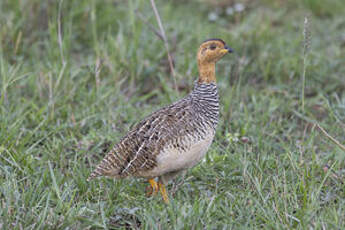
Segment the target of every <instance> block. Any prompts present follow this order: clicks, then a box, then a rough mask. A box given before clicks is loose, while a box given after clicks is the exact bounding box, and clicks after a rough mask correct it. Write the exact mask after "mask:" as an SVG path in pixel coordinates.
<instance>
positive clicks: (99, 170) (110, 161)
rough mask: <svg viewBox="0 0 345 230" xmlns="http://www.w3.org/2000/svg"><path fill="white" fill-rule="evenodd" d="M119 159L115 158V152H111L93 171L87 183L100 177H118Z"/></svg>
mask: <svg viewBox="0 0 345 230" xmlns="http://www.w3.org/2000/svg"><path fill="white" fill-rule="evenodd" d="M118 161H119V159H117V157H116V156H115V153H114V151H110V152H109V153H108V154H107V155H106V156H105V157H104V159H103V160H102V161H101V162H100V163H99V164H98V165H97V167H96V168H95V169H94V170H93V171H92V173H91V174H90V176H89V177H88V178H87V181H90V180H92V179H94V178H96V177H99V176H111V177H115V178H116V177H118V176H119V175H118V173H119V164H118V163H119V162H118Z"/></svg>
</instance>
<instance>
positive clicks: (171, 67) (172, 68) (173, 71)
mask: <svg viewBox="0 0 345 230" xmlns="http://www.w3.org/2000/svg"><path fill="white" fill-rule="evenodd" d="M150 1H151V5H152V9H153V12H154V13H155V16H156V20H157V23H158V26H159V29H160V31H161V35H162V37H163V41H164V46H165V49H166V50H167V53H168V60H169V67H170V71H171V74H172V76H173V78H174V86H175V90H176V91H177V83H176V75H175V70H174V65H173V61H172V58H171V55H170V51H169V44H168V39H167V37H166V35H165V31H164V28H163V24H162V21H161V18H160V16H159V13H158V10H157V7H156V3H155V1H154V0H150Z"/></svg>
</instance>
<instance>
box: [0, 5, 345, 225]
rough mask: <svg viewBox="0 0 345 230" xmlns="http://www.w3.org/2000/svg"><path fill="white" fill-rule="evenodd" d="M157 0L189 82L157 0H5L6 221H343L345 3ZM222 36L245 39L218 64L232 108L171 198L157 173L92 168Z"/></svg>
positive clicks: (2, 130) (1, 157)
mask: <svg viewBox="0 0 345 230" xmlns="http://www.w3.org/2000/svg"><path fill="white" fill-rule="evenodd" d="M156 4H157V9H158V11H159V13H160V16H161V19H162V23H163V26H164V28H165V32H166V35H167V38H168V43H169V48H170V52H171V55H172V58H173V60H174V64H175V71H176V74H175V77H176V82H177V86H178V87H177V88H178V90H175V87H174V79H173V77H172V75H171V73H170V69H169V62H168V59H167V51H166V49H165V46H164V42H163V41H162V39H161V38H160V37H159V34H160V30H159V27H158V25H157V21H156V17H155V14H154V12H153V10H152V7H151V4H150V2H149V1H144V0H137V1H134V0H130V1H111V0H102V1H91V0H84V1H40V0H30V1H28V0H22V1H13V0H4V1H0V25H1V26H0V228H1V229H103V228H104V229H121V228H123V229H126V228H134V229H139V228H140V229H141V228H142V229H257V228H264V229H294V228H297V229H340V228H343V227H344V226H345V215H344V213H345V208H344V207H345V186H344V179H345V161H344V160H345V151H344V150H343V149H342V145H344V143H345V131H344V130H345V76H344V75H345V65H344V63H345V34H344V31H345V17H344V15H345V2H344V1H342V0H329V1H322V0H302V1H292V0H287V1H273V0H262V1H249V0H247V1H236V2H235V1H221V0H219V1H210V0H208V1H207V0H203V1H201V0H199V1H197V0H193V1H182V0H179V1H172V0H171V1H157V2H156ZM305 17H307V18H308V23H305ZM304 31H305V32H306V31H307V32H308V31H309V32H308V33H303V32H304ZM304 35H307V36H304ZM211 37H219V38H222V39H224V40H225V41H226V42H227V43H228V44H229V45H230V46H231V47H232V48H233V49H234V50H235V53H234V54H231V55H228V56H227V57H225V58H223V60H222V61H221V62H220V63H219V64H218V66H217V77H218V85H219V90H220V96H221V105H222V107H221V122H220V124H219V127H218V130H217V135H216V138H215V141H214V143H213V144H212V146H211V149H210V150H209V152H208V155H207V157H206V158H205V160H204V161H203V162H202V163H201V164H199V165H198V166H197V167H195V168H193V169H192V170H190V171H189V172H188V173H187V175H186V176H185V177H184V178H179V179H177V180H176V182H175V184H174V185H170V186H169V190H170V195H171V196H172V197H171V204H170V205H165V204H164V203H163V202H162V200H161V197H160V196H156V197H153V198H147V197H146V196H145V188H146V186H147V183H144V182H145V181H144V180H140V179H128V180H119V181H116V180H112V179H107V178H102V179H100V180H94V181H92V182H90V183H88V182H87V181H86V178H87V177H88V175H89V173H90V172H91V170H92V169H93V168H94V166H95V164H97V163H98V161H99V160H100V159H101V158H102V157H103V156H104V154H105V151H106V150H107V149H108V148H109V147H110V146H111V145H112V144H114V143H115V142H116V141H117V140H119V139H120V138H121V136H122V135H123V134H124V133H125V132H126V131H127V130H128V129H129V128H130V127H131V125H133V124H135V122H138V121H139V120H140V119H141V118H143V117H144V116H146V115H148V114H150V113H151V112H152V111H154V110H156V109H158V108H159V107H161V106H163V105H166V104H169V103H171V102H173V101H175V100H177V99H178V98H181V97H182V96H184V95H186V94H187V93H188V92H189V91H190V90H191V89H192V87H193V82H194V80H195V79H196V77H197V66H196V58H195V54H196V51H197V48H198V46H199V44H200V42H202V41H203V40H205V39H207V38H211ZM306 48H307V49H306ZM302 93H303V95H302ZM317 125H319V126H320V127H322V128H323V129H324V131H325V132H322V131H321V129H320V128H318V126H317ZM326 134H328V135H329V136H331V137H332V138H333V139H335V140H337V141H338V144H336V143H334V142H333V141H331V139H330V138H329V137H328V136H327V135H326Z"/></svg>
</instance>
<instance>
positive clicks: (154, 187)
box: [147, 179, 159, 196]
mask: <svg viewBox="0 0 345 230" xmlns="http://www.w3.org/2000/svg"><path fill="white" fill-rule="evenodd" d="M149 183H150V185H151V187H150V186H149V189H151V191H149V192H148V193H147V195H148V196H151V195H156V194H157V192H158V190H159V188H158V184H157V182H156V181H155V180H154V179H150V180H149Z"/></svg>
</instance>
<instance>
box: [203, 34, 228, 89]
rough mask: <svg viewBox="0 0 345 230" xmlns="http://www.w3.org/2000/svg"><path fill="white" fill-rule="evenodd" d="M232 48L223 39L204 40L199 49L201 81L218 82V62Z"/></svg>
mask: <svg viewBox="0 0 345 230" xmlns="http://www.w3.org/2000/svg"><path fill="white" fill-rule="evenodd" d="M232 52H233V51H232V49H231V48H230V47H229V46H227V45H226V44H225V42H224V41H223V40H222V39H218V38H212V39H208V40H206V41H204V42H203V43H202V44H201V45H200V48H199V50H198V68H199V83H211V82H216V75H215V71H216V67H215V66H216V62H217V61H218V60H219V59H221V58H222V57H223V56H224V55H225V54H227V53H232Z"/></svg>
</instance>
